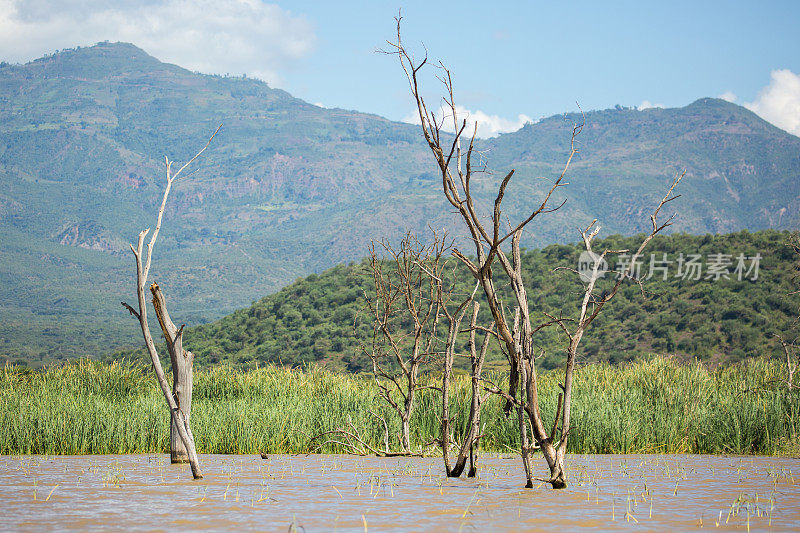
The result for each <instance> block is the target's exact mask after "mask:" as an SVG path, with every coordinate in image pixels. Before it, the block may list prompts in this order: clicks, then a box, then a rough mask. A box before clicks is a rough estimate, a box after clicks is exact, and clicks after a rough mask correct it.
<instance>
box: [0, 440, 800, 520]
mask: <svg viewBox="0 0 800 533" xmlns="http://www.w3.org/2000/svg"><path fill="white" fill-rule="evenodd" d="M200 461H201V464H202V466H203V471H204V474H205V479H203V480H201V481H193V480H192V479H191V474H190V472H189V470H188V466H186V465H175V466H173V465H170V464H169V456H168V455H111V456H24V457H11V456H5V457H0V506H1V507H0V509H2V511H1V512H0V529H1V530H27V531H54V530H59V531H61V530H103V531H115V530H120V531H123V530H124V531H129V530H166V529H170V530H174V529H182V530H231V529H238V530H267V531H291V530H293V528H294V529H296V530H297V531H332V530H341V531H348V530H349V531H365V530H366V531H370V530H372V531H384V530H387V529H392V530H401V531H420V530H428V531H431V530H436V531H440V530H448V531H487V530H533V529H544V528H559V529H562V528H563V529H566V530H575V529H576V528H578V527H592V528H594V529H598V530H620V529H630V530H635V531H650V530H653V531H667V530H681V531H687V530H700V529H709V528H710V529H728V530H734V529H735V530H740V531H741V530H747V528H748V526H749V528H750V530H751V531H757V530H774V531H787V530H797V531H800V484H798V482H800V459H790V458H774V457H719V456H696V455H573V456H570V457H568V465H569V466H568V468H569V476H570V486H569V488H568V489H566V490H561V491H554V490H552V489H550V488H549V485H545V484H541V485H539V486H538V487H535V488H534V489H532V490H531V489H527V490H526V489H524V488H522V487H523V485H524V477H523V475H522V470H521V465H520V460H519V458H518V457H516V456H514V455H510V454H509V455H485V456H481V458H480V460H479V477H478V478H475V479H466V478H464V479H448V478H446V477H444V476H443V475H442V461H441V458H375V457H354V456H345V455H304V456H287V455H275V456H270V457H269V458H267V459H262V458H261V457H259V456H221V455H201V456H200ZM534 466H535V468H536V469H537V473H538V475H539V476H540V477H545V476H546V474H547V472H546V468H545V467H544V461H543V459H542V457H541V456H534Z"/></svg>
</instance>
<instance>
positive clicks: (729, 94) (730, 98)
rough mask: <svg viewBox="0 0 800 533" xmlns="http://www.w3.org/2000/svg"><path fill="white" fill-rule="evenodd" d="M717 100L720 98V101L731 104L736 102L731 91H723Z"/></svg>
mask: <svg viewBox="0 0 800 533" xmlns="http://www.w3.org/2000/svg"><path fill="white" fill-rule="evenodd" d="M718 98H721V99H722V100H725V101H726V102H731V103H733V102H735V101H736V95H735V94H733V93H732V92H731V91H725V92H724V93H722V94H721V95H719V97H718Z"/></svg>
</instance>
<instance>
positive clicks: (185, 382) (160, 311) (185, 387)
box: [122, 126, 222, 479]
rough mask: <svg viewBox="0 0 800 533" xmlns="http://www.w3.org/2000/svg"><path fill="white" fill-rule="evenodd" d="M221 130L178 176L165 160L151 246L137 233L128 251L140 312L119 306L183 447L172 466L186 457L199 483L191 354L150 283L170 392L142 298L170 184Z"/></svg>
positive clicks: (176, 451)
mask: <svg viewBox="0 0 800 533" xmlns="http://www.w3.org/2000/svg"><path fill="white" fill-rule="evenodd" d="M221 127H222V126H219V127H218V128H217V129H216V131H214V133H213V135H211V137H210V138H209V139H208V142H206V144H205V146H203V148H202V149H201V150H200V151H199V152H197V154H195V156H194V157H192V158H191V159H190V160H189V161H188V162H187V163H185V164H184V165H183V166H182V167H181V168H180V169H179V170H178V171H177V172H173V171H172V161H170V160H169V159H167V158H165V161H166V174H167V186H166V188H165V189H164V196H163V198H162V200H161V207H160V208H159V210H158V217H157V219H156V229H155V231H154V232H153V234H152V236H151V237H150V242H149V243H148V244H147V251H146V252H145V251H144V240H145V237H146V236H147V234H148V233H149V232H150V228H148V229H146V230H143V231H141V232H140V233H139V239H138V241H137V245H136V247H135V248H134V246H133V245H131V247H130V248H131V251H132V252H133V256H134V259H135V260H136V295H137V301H138V304H139V305H138V307H139V308H138V310H136V309H134V308H133V307H131V306H130V305H128V304H127V303H125V302H123V303H122V305H123V306H124V307H125V308H126V309H127V310H128V311H129V312H130V313H131V314H132V315H133V316H135V317H136V319H137V320H138V321H139V326H140V327H141V330H142V336H143V337H144V344H145V347H146V348H147V353H148V355H149V356H150V361H151V362H152V363H153V371H154V372H155V374H156V380H157V381H158V386H159V387H160V388H161V392H162V394H163V395H164V399H165V400H166V402H167V407H168V408H169V411H170V428H171V430H170V432H171V434H172V433H173V432H174V433H177V435H178V437H179V440H180V443H181V444H182V447H176V446H175V444H176V441H177V440H178V439H175V438H174V437H172V436H171V439H170V444H171V445H172V447H171V454H170V455H171V457H172V459H173V462H182V461H176V459H182V458H183V457H184V456H185V457H186V461H187V462H188V463H189V465H190V467H191V469H192V476H194V479H202V478H203V474H202V473H201V471H200V464H199V462H198V459H197V451H196V449H195V444H194V436H193V435H192V429H191V426H190V424H189V415H190V411H191V398H192V359H193V356H192V354H191V352H186V351H184V349H183V326H181V327H180V328H176V327H175V324H173V323H172V320H170V318H169V314H168V313H167V306H166V300H165V299H164V295H163V294H162V293H161V289H160V288H159V286H158V285H157V284H156V283H153V284H152V285H151V286H150V292H151V294H152V296H153V307H154V309H155V312H156V316H157V317H158V322H159V324H160V325H161V331H162V332H163V333H164V338H165V340H166V341H167V350H168V351H169V353H170V359H171V360H172V370H173V376H174V379H173V388H172V389H170V386H169V383H168V382H167V377H166V375H165V374H164V369H163V367H162V366H161V358H160V357H159V355H158V351H157V350H156V345H155V342H154V341H153V337H152V335H151V334H150V326H149V324H148V321H147V300H146V298H145V286H146V285H147V277H148V275H149V273H150V265H151V261H152V259H153V246H154V245H155V243H156V238H157V237H158V233H159V231H160V230H161V221H162V219H163V217H164V208H165V206H166V204H167V198H168V197H169V192H170V189H171V188H172V184H173V182H174V181H175V180H176V179H177V178H178V176H180V174H181V172H183V170H184V169H186V167H188V166H189V165H190V164H191V163H192V162H193V161H194V160H195V159H197V158H198V157H200V154H202V153H203V152H204V151H205V150H206V148H208V146H209V144H211V140H212V139H213V138H214V137H215V136H216V135H217V132H219V130H220V128H221Z"/></svg>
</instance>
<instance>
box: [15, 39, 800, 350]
mask: <svg viewBox="0 0 800 533" xmlns="http://www.w3.org/2000/svg"><path fill="white" fill-rule="evenodd" d="M0 59H2V58H0ZM322 82H324V80H322ZM403 87H405V81H404V80H403V79H402V74H400V73H399V72H398V90H402V88H403ZM583 119H584V117H579V116H577V115H574V114H571V115H567V116H555V117H550V118H546V119H543V120H541V121H540V122H537V123H535V124H528V125H527V126H525V127H524V128H522V129H521V130H520V131H518V132H515V133H511V134H506V135H501V136H500V137H498V138H496V139H491V140H486V141H480V142H479V146H478V149H479V150H480V153H481V158H482V159H483V160H485V161H486V162H488V164H489V168H490V169H494V170H496V171H497V174H493V173H491V172H490V173H487V174H485V175H484V176H482V177H481V178H480V179H477V178H476V180H475V182H474V183H473V194H474V195H475V197H476V199H477V200H478V201H479V204H481V203H485V204H486V205H488V202H491V201H492V200H493V198H494V196H493V195H494V194H495V192H496V187H497V181H498V179H499V176H501V175H504V174H505V172H506V171H507V170H508V169H510V168H515V169H516V174H515V178H514V180H513V181H512V184H511V186H510V188H509V191H508V194H507V197H506V201H505V203H504V205H505V206H507V214H508V215H509V216H510V217H511V218H514V217H517V216H520V215H521V214H522V213H523V212H525V211H527V210H528V209H529V208H530V205H531V199H532V198H534V199H535V198H536V197H537V193H539V192H540V191H542V190H543V188H544V187H545V186H546V185H547V183H549V182H548V181H547V179H540V178H541V177H544V178H552V177H553V176H554V175H557V174H558V172H560V170H561V168H562V167H563V164H564V161H565V159H566V156H567V153H568V151H569V141H570V132H571V130H572V124H573V123H574V122H575V121H576V120H583ZM585 122H586V124H585V127H584V129H583V132H582V133H581V135H580V136H579V138H578V140H577V146H578V149H579V152H578V154H577V155H576V158H575V160H574V162H573V165H572V167H571V170H570V172H569V174H568V176H567V181H568V182H569V186H567V187H564V188H563V189H560V190H559V194H560V195H561V196H559V197H558V198H554V200H555V201H556V202H560V201H562V200H566V204H565V205H564V207H563V208H562V209H560V210H559V211H558V212H556V213H552V214H550V215H549V216H547V217H541V219H540V222H539V223H537V226H536V228H535V229H534V228H532V231H529V232H527V233H526V236H525V237H524V239H525V241H524V242H523V244H524V245H526V246H528V247H529V248H533V247H534V246H535V247H542V246H546V245H549V244H552V243H559V242H560V243H564V242H572V241H574V240H575V238H576V233H575V232H574V229H573V228H574V227H576V226H578V225H585V224H586V223H588V221H590V220H592V219H594V218H597V219H598V220H599V223H600V224H601V225H602V227H603V228H604V231H606V232H607V234H612V233H620V234H623V235H632V234H634V233H636V232H638V231H641V230H643V229H644V227H645V226H644V224H646V223H647V220H646V216H645V214H646V213H647V209H649V208H650V207H651V206H652V205H653V204H654V202H655V201H656V197H657V196H658V195H659V194H661V193H663V190H664V188H665V184H666V183H667V181H668V179H669V178H670V177H671V176H672V175H673V174H674V173H675V172H676V171H679V170H681V169H686V171H687V175H686V179H684V181H683V183H682V184H681V190H680V191H679V192H680V193H681V194H682V196H683V197H682V199H681V200H680V202H679V204H676V205H677V206H679V208H678V211H679V217H678V219H677V223H676V225H675V226H674V229H675V230H676V231H679V232H680V231H683V232H689V233H694V234H702V233H705V232H712V233H718V232H730V231H738V230H740V229H749V230H758V229H766V228H778V229H796V228H797V226H798V224H800V155H798V154H800V139H798V138H797V137H795V136H792V135H790V134H788V133H786V132H784V131H782V130H779V129H777V128H775V127H774V126H771V125H770V124H768V123H766V122H765V121H763V120H761V119H760V118H759V117H757V116H756V115H755V114H753V113H751V112H750V111H748V110H746V109H744V108H742V107H739V106H736V105H734V104H730V103H728V102H724V101H722V100H716V99H702V100H698V101H697V102H695V103H693V104H691V105H688V106H686V107H683V108H677V109H648V110H644V111H639V110H635V109H628V108H617V109H610V110H605V111H590V112H587V113H586V115H585ZM220 123H221V124H223V128H222V130H221V132H220V134H219V135H218V136H217V138H216V139H215V140H214V142H213V143H212V145H211V146H210V148H209V150H208V151H207V153H206V154H204V157H203V158H202V160H201V161H200V162H199V165H198V167H197V172H196V173H195V174H193V175H191V176H188V175H187V176H186V177H184V178H181V180H179V181H178V182H177V183H176V187H175V190H174V193H173V196H172V197H171V201H170V203H169V205H168V207H167V211H166V215H165V222H164V227H163V230H162V233H161V240H160V242H159V246H158V247H157V249H156V252H155V256H154V266H153V274H154V278H155V279H156V280H157V281H158V282H159V283H160V284H161V286H162V287H163V288H164V289H165V291H167V294H168V296H169V298H170V306H171V309H172V313H173V315H174V316H175V317H176V319H179V320H181V321H182V322H186V323H187V324H190V325H196V324H200V323H204V322H209V321H211V320H214V319H217V318H220V317H222V316H224V315H225V314H226V313H230V312H232V311H233V310H235V309H237V308H241V307H243V306H247V305H249V304H250V303H251V302H253V301H254V300H256V299H259V298H261V297H262V296H264V295H266V294H269V293H272V292H275V291H277V290H278V289H280V288H281V287H284V286H285V285H286V284H288V283H290V282H291V281H292V280H295V279H297V278H298V277H300V276H305V275H308V274H310V273H313V272H317V273H319V272H322V271H323V270H325V269H327V268H331V267H333V266H334V265H336V264H339V263H346V262H348V261H359V260H360V258H362V257H363V256H364V255H365V254H366V250H367V244H368V243H369V242H370V240H372V239H382V238H387V239H390V240H396V239H398V238H399V237H400V235H402V234H403V233H404V232H405V231H408V230H412V231H416V232H417V233H421V232H423V231H424V230H425V229H426V227H427V226H429V225H430V226H432V227H437V228H447V229H448V230H450V233H451V235H453V236H454V237H456V238H460V237H461V236H462V234H461V233H460V231H461V229H460V226H459V225H458V224H455V223H454V219H453V217H452V213H451V212H450V211H449V210H448V209H447V208H446V207H445V206H444V199H443V195H442V193H441V190H440V189H441V180H439V179H437V169H436V167H435V164H434V163H433V160H432V158H431V156H430V154H429V152H428V149H427V147H426V146H425V145H424V142H423V141H422V139H421V136H420V132H419V131H418V128H417V127H416V126H413V125H410V124H405V123H398V122H392V121H389V120H387V119H384V118H382V117H378V116H375V115H368V114H364V113H359V112H357V111H347V110H342V109H323V108H320V107H317V106H314V105H311V104H309V103H307V102H304V101H302V100H299V99H296V98H294V97H292V96H291V95H289V94H288V93H286V92H284V91H281V90H277V89H273V88H270V87H268V86H267V85H266V84H265V83H263V82H261V81H258V80H253V79H247V78H236V77H224V76H211V75H203V74H198V73H193V72H190V71H188V70H186V69H183V68H181V67H179V66H176V65H171V64H166V63H162V62H161V61H159V60H158V59H156V58H153V57H151V56H149V55H147V54H146V53H145V52H143V51H142V50H141V49H139V48H137V47H136V46H134V45H131V44H125V43H100V44H98V45H96V46H92V47H88V48H80V49H74V50H63V51H61V52H59V53H57V54H53V55H50V56H47V57H43V58H41V59H38V60H36V61H32V62H30V63H27V64H24V65H13V64H8V63H2V64H0V289H2V290H0V354H3V355H6V356H9V357H11V358H22V359H24V360H26V361H28V362H30V363H31V364H41V363H42V362H45V361H52V360H59V359H63V358H67V357H72V356H80V355H86V354H91V355H94V354H98V353H99V352H103V351H105V350H108V349H113V348H116V347H120V346H125V345H129V344H131V343H135V342H136V341H137V331H136V324H135V321H133V320H131V319H130V317H128V316H126V314H125V311H124V309H123V308H122V307H121V306H120V305H119V302H120V301H121V300H128V299H130V298H131V297H132V296H133V280H132V277H133V263H132V259H131V258H130V257H129V251H128V249H127V244H128V243H129V242H132V241H133V240H135V238H136V235H137V234H138V232H139V231H140V230H142V229H144V228H147V227H151V226H152V225H153V224H154V218H155V212H156V209H157V205H158V202H159V201H160V196H161V193H162V190H163V186H164V178H163V168H162V165H163V156H164V155H168V156H169V157H170V158H171V159H174V160H178V161H180V160H185V159H187V158H189V157H191V155H193V154H194V153H195V152H196V150H197V149H198V148H199V147H200V146H202V145H203V143H204V142H205V141H206V139H207V138H208V136H209V135H210V133H211V132H212V131H213V130H214V129H215V128H216V126H217V125H219V124H220ZM323 352H325V353H327V352H326V351H325V350H323Z"/></svg>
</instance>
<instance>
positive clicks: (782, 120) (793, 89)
mask: <svg viewBox="0 0 800 533" xmlns="http://www.w3.org/2000/svg"><path fill="white" fill-rule="evenodd" d="M744 106H745V107H746V108H747V109H749V110H751V111H753V112H754V113H756V114H757V115H758V116H760V117H761V118H763V119H764V120H766V121H768V122H771V123H773V124H774V125H776V126H778V127H779V128H781V129H783V130H786V131H788V132H789V133H792V134H794V135H797V136H800V76H798V75H797V74H795V73H794V72H792V71H791V70H788V69H783V70H773V71H772V79H771V81H770V83H769V85H767V86H766V87H764V88H763V89H761V92H760V93H758V97H757V98H756V100H755V101H754V102H749V103H746V104H744Z"/></svg>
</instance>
